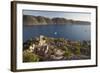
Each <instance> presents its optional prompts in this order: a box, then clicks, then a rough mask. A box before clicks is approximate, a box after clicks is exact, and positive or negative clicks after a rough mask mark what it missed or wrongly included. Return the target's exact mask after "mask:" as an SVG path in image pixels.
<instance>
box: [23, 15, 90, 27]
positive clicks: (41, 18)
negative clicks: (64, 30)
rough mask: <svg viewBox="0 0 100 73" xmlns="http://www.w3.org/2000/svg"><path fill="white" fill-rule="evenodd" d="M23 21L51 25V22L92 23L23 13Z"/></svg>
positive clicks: (31, 23)
mask: <svg viewBox="0 0 100 73" xmlns="http://www.w3.org/2000/svg"><path fill="white" fill-rule="evenodd" d="M23 23H24V25H50V24H74V23H75V24H81V23H82V24H90V22H87V21H76V20H72V19H66V18H59V17H54V18H49V17H44V16H30V15H23Z"/></svg>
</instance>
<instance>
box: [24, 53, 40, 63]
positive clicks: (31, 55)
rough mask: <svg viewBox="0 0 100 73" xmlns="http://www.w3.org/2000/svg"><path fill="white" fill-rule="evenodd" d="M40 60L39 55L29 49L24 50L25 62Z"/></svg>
mask: <svg viewBox="0 0 100 73" xmlns="http://www.w3.org/2000/svg"><path fill="white" fill-rule="evenodd" d="M38 61H39V57H38V56H37V55H36V54H34V53H32V52H29V51H24V53H23V62H38Z"/></svg>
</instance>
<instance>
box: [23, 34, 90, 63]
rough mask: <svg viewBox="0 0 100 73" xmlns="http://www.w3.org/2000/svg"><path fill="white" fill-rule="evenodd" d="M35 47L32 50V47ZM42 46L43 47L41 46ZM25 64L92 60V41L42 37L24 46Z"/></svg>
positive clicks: (33, 39) (29, 41)
mask: <svg viewBox="0 0 100 73" xmlns="http://www.w3.org/2000/svg"><path fill="white" fill-rule="evenodd" d="M33 44H34V47H33V48H31V49H30V46H31V47H32V45H33ZM40 44H42V45H40ZM23 46H24V48H23V62H38V61H53V60H80V59H90V57H91V44H90V41H70V40H66V39H64V38H52V37H45V36H42V41H41V40H40V38H38V37H36V38H32V39H30V40H28V41H26V42H25V43H24V44H23Z"/></svg>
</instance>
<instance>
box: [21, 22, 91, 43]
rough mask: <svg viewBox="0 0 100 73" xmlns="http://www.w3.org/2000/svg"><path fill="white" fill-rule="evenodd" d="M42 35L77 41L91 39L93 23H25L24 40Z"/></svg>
mask: <svg viewBox="0 0 100 73" xmlns="http://www.w3.org/2000/svg"><path fill="white" fill-rule="evenodd" d="M40 35H44V36H46V37H54V38H64V39H69V40H75V41H83V40H91V24H89V23H88V24H49V25H31V26H30V25H23V42H25V41H27V40H30V39H31V38H35V37H39V36H40Z"/></svg>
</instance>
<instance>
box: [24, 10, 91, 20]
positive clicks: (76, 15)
mask: <svg viewBox="0 0 100 73" xmlns="http://www.w3.org/2000/svg"><path fill="white" fill-rule="evenodd" d="M23 14H24V15H33V16H45V17H49V18H53V17H61V18H66V19H73V20H81V21H90V20H91V14H90V13H82V12H81V13H80V12H61V11H59V12H58V11H39V10H23Z"/></svg>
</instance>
